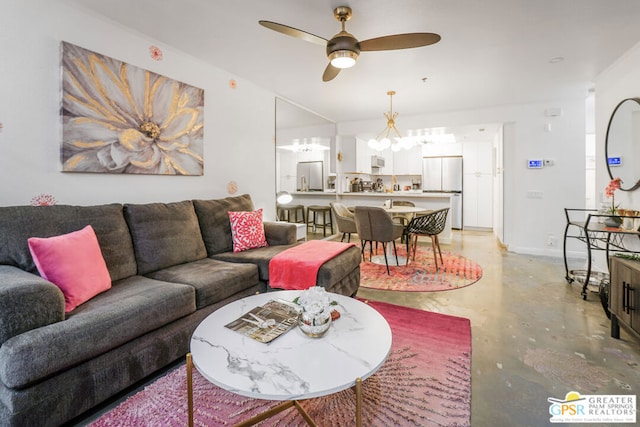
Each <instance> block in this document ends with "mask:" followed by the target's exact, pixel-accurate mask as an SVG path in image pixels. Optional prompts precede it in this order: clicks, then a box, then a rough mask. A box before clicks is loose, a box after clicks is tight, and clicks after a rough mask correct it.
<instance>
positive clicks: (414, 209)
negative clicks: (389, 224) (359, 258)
mask: <svg viewBox="0 0 640 427" xmlns="http://www.w3.org/2000/svg"><path fill="white" fill-rule="evenodd" d="M383 209H384V210H385V211H386V212H387V213H389V215H392V216H393V215H394V214H396V215H402V216H405V217H406V218H407V222H408V223H409V222H411V220H412V219H413V218H414V217H415V216H416V215H417V214H426V213H429V212H433V210H431V209H425V208H421V207H418V206H404V205H398V206H393V205H392V206H390V207H386V206H383ZM387 260H388V262H389V265H390V266H396V267H397V266H403V265H407V257H405V256H398V261H397V263H396V258H395V254H394V253H393V245H387ZM371 262H372V263H374V264H380V265H386V262H385V258H384V255H374V256H373V257H371Z"/></svg>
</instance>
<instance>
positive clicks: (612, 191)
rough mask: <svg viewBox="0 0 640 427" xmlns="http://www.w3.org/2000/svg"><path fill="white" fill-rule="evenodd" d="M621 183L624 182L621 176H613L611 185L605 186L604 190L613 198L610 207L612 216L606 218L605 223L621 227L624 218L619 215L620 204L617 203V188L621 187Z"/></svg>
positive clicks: (609, 225)
mask: <svg viewBox="0 0 640 427" xmlns="http://www.w3.org/2000/svg"><path fill="white" fill-rule="evenodd" d="M620 184H622V180H621V179H620V177H617V178H613V179H612V180H611V181H609V185H607V188H605V190H604V192H605V195H606V196H607V197H610V198H611V207H610V208H609V212H608V213H609V214H610V216H609V217H608V218H605V220H604V224H605V225H606V226H607V227H619V226H620V224H622V218H620V217H619V216H618V211H617V209H618V206H619V204H618V205H616V201H615V200H616V197H615V196H616V190H618V189H620Z"/></svg>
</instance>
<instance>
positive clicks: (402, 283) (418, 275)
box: [360, 243, 482, 292]
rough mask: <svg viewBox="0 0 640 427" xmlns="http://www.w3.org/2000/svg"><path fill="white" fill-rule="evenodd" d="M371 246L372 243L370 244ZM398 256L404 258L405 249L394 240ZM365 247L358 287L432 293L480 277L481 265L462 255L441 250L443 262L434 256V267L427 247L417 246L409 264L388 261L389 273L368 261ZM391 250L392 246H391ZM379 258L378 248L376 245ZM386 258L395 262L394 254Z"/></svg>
mask: <svg viewBox="0 0 640 427" xmlns="http://www.w3.org/2000/svg"><path fill="white" fill-rule="evenodd" d="M374 247H375V245H374ZM396 247H397V249H398V257H403V258H405V257H406V255H407V251H406V249H405V246H404V244H398V243H396ZM368 249H369V246H367V249H366V251H365V252H366V261H363V262H361V263H360V286H362V287H364V288H370V289H382V290H386V291H413V292H435V291H448V290H451V289H458V288H463V287H465V286H469V285H472V284H474V283H476V282H477V281H478V280H480V278H482V267H480V265H478V264H477V263H475V262H474V261H472V260H470V259H468V258H465V257H463V256H460V255H457V254H454V253H451V252H447V251H442V260H443V263H442V264H440V259H438V267H439V268H438V269H437V270H436V264H435V261H434V258H433V251H432V250H431V248H430V247H424V246H418V250H417V251H416V260H415V261H413V259H412V260H411V261H409V265H404V262H401V265H399V266H395V265H391V263H390V264H389V270H390V273H391V274H387V267H386V266H385V265H384V258H382V265H380V264H375V263H372V262H369V252H368ZM392 250H393V249H392ZM378 254H379V256H380V257H376V254H375V251H374V259H376V258H378V259H379V258H381V257H382V255H383V253H382V247H381V246H380V247H379V248H378ZM389 261H390V262H392V263H393V264H395V256H390V257H389Z"/></svg>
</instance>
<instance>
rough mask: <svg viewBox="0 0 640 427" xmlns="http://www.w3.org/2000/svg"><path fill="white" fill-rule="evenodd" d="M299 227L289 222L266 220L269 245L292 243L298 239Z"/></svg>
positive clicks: (265, 232)
mask: <svg viewBox="0 0 640 427" xmlns="http://www.w3.org/2000/svg"><path fill="white" fill-rule="evenodd" d="M296 231H297V228H296V226H295V224H292V223H289V222H274V221H265V222H264V234H265V237H266V238H267V243H269V246H278V245H291V244H293V243H295V242H296V241H297V233H296Z"/></svg>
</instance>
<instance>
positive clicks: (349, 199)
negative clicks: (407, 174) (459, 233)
mask: <svg viewBox="0 0 640 427" xmlns="http://www.w3.org/2000/svg"><path fill="white" fill-rule="evenodd" d="M292 196H293V202H291V203H293V204H298V205H304V206H305V207H306V206H310V205H329V203H330V202H335V201H337V202H340V203H342V204H344V205H345V206H347V207H354V206H380V207H382V206H383V205H384V202H385V201H386V200H391V201H392V202H395V201H410V202H413V203H414V204H415V205H416V206H417V207H420V208H424V210H436V209H442V208H450V207H451V196H452V195H451V194H450V193H423V192H422V191H419V190H409V191H394V192H375V191H358V192H335V191H299V192H295V193H293V194H292ZM336 231H337V230H336ZM451 238H452V232H451V216H450V215H448V216H447V222H446V224H445V228H444V230H443V232H442V234H440V242H441V243H451Z"/></svg>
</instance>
